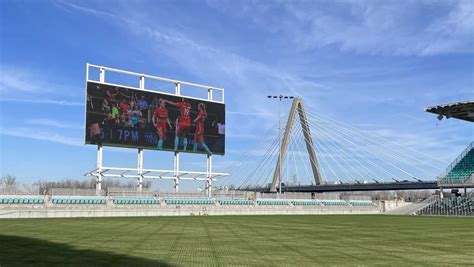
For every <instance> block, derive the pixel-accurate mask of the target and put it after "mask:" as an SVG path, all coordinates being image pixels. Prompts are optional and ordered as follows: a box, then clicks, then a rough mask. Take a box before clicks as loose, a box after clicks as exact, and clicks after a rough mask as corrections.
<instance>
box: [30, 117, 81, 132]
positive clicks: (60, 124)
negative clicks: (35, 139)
mask: <svg viewBox="0 0 474 267" xmlns="http://www.w3.org/2000/svg"><path fill="white" fill-rule="evenodd" d="M26 123H27V124H30V125H38V126H47V127H54V128H62V129H75V130H78V129H81V130H82V129H84V126H82V125H78V124H72V123H67V122H63V121H57V120H51V119H41V118H37V119H29V120H27V121H26Z"/></svg>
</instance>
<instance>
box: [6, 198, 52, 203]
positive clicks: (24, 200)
mask: <svg viewBox="0 0 474 267" xmlns="http://www.w3.org/2000/svg"><path fill="white" fill-rule="evenodd" d="M43 203H44V199H43V198H42V197H0V204H43Z"/></svg>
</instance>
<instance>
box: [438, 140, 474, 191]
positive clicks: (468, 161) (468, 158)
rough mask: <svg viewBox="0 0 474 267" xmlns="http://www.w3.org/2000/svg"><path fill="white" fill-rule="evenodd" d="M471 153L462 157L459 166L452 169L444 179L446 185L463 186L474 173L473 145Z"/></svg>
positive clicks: (470, 147) (456, 165)
mask: <svg viewBox="0 0 474 267" xmlns="http://www.w3.org/2000/svg"><path fill="white" fill-rule="evenodd" d="M469 149H470V150H469V151H468V152H467V153H466V155H464V157H462V158H461V159H460V160H459V161H458V162H457V164H455V165H454V166H452V167H451V170H449V171H448V173H447V174H446V175H445V176H444V177H443V178H442V180H441V182H442V183H444V184H463V183H464V182H466V181H467V180H468V179H469V178H470V176H471V175H472V174H473V173H474V149H473V148H472V144H471V145H470V146H469Z"/></svg>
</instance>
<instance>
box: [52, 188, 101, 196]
mask: <svg viewBox="0 0 474 267" xmlns="http://www.w3.org/2000/svg"><path fill="white" fill-rule="evenodd" d="M49 194H50V195H51V196H97V195H100V196H103V195H105V192H104V191H103V190H101V191H100V193H99V194H98V193H97V190H96V189H85V188H51V189H50V190H49Z"/></svg>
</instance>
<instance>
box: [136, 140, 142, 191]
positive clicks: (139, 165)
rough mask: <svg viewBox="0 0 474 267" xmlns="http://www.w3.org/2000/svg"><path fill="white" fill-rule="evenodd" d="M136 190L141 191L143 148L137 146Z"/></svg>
mask: <svg viewBox="0 0 474 267" xmlns="http://www.w3.org/2000/svg"><path fill="white" fill-rule="evenodd" d="M137 167H138V168H137V169H138V170H137V174H138V178H137V191H140V192H141V191H142V190H143V149H142V148H139V149H138V166H137Z"/></svg>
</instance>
